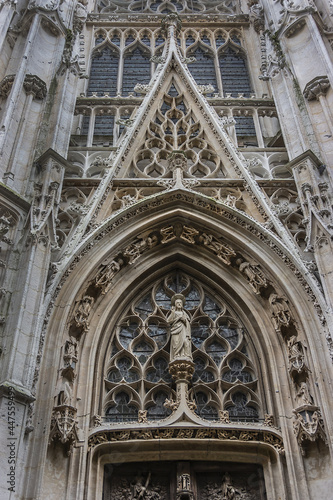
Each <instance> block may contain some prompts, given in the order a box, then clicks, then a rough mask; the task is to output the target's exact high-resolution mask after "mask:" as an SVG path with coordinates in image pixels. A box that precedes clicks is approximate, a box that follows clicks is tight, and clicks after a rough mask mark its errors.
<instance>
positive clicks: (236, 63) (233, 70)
mask: <svg viewBox="0 0 333 500" xmlns="http://www.w3.org/2000/svg"><path fill="white" fill-rule="evenodd" d="M218 61H219V67H220V72H221V77H222V86H223V93H224V95H226V94H227V93H229V94H231V95H232V96H233V97H237V95H238V94H239V93H241V94H243V95H244V96H246V97H249V95H250V93H251V92H252V86H251V82H250V76H249V71H248V68H247V61H246V55H245V53H244V51H243V49H242V48H240V47H239V46H238V45H236V44H234V43H231V42H229V43H227V44H226V45H224V46H223V47H221V48H220V49H219V50H218Z"/></svg>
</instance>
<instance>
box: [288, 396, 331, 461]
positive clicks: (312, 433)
mask: <svg viewBox="0 0 333 500" xmlns="http://www.w3.org/2000/svg"><path fill="white" fill-rule="evenodd" d="M293 427H294V433H295V435H296V437H297V441H298V444H299V446H300V448H301V451H302V454H303V455H305V454H306V450H305V447H304V445H305V444H306V441H316V440H318V439H319V438H321V439H322V440H323V441H324V443H325V444H327V437H326V433H325V428H324V422H323V419H322V416H321V412H320V409H319V408H318V407H317V406H305V407H303V408H302V407H301V408H297V409H295V410H293Z"/></svg>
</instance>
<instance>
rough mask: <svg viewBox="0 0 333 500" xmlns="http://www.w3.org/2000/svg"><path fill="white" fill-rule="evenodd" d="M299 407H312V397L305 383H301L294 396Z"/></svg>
mask: <svg viewBox="0 0 333 500" xmlns="http://www.w3.org/2000/svg"><path fill="white" fill-rule="evenodd" d="M296 398H297V400H298V404H299V406H304V405H313V397H312V396H311V394H310V390H309V387H308V384H307V382H301V383H300V385H299V387H298V391H297V394H296Z"/></svg>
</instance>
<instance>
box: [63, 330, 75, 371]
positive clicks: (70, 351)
mask: <svg viewBox="0 0 333 500" xmlns="http://www.w3.org/2000/svg"><path fill="white" fill-rule="evenodd" d="M77 360H78V343H77V340H76V339H75V338H74V337H70V339H69V340H67V341H66V343H65V352H64V361H65V364H66V366H72V365H73V363H77Z"/></svg>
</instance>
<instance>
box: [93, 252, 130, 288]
mask: <svg viewBox="0 0 333 500" xmlns="http://www.w3.org/2000/svg"><path fill="white" fill-rule="evenodd" d="M122 263H123V261H122V260H119V261H116V260H113V261H112V262H110V264H108V265H107V266H106V268H105V269H103V270H102V271H101V272H100V273H98V275H97V276H96V279H95V286H96V287H98V288H101V289H102V295H105V294H106V293H107V292H108V291H109V290H110V288H111V284H112V279H113V278H114V276H115V275H116V274H117V272H118V271H120V268H121V265H122Z"/></svg>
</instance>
